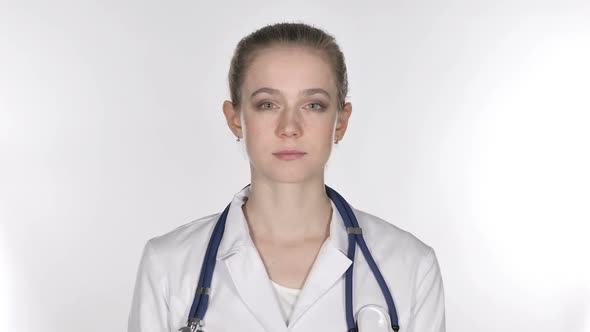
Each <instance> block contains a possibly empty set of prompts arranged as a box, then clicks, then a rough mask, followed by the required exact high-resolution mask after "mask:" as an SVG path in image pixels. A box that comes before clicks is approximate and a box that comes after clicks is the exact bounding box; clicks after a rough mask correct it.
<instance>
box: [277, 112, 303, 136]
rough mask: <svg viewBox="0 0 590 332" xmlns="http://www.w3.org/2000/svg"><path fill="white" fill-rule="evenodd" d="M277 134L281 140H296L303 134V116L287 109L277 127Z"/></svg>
mask: <svg viewBox="0 0 590 332" xmlns="http://www.w3.org/2000/svg"><path fill="white" fill-rule="evenodd" d="M277 134H278V135H279V136H280V137H281V138H296V137H300V136H301V135H302V134H303V126H302V118H301V114H300V113H299V112H298V111H297V110H293V109H285V110H284V111H283V112H282V113H281V115H280V117H279V123H278V125H277Z"/></svg>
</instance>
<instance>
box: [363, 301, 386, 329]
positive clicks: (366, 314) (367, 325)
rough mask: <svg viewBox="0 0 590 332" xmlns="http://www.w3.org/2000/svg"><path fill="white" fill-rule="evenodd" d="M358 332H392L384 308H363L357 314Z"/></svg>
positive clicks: (374, 306) (371, 306) (371, 305)
mask: <svg viewBox="0 0 590 332" xmlns="http://www.w3.org/2000/svg"><path fill="white" fill-rule="evenodd" d="M357 325H358V330H359V332H367V331H368V332H393V331H394V330H393V329H392V328H391V323H390V321H389V315H388V314H387V311H385V309H384V308H381V307H380V306H377V305H374V304H367V305H365V306H363V307H362V308H361V309H360V310H359V312H358V313H357Z"/></svg>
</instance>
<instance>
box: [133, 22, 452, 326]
mask: <svg viewBox="0 0 590 332" xmlns="http://www.w3.org/2000/svg"><path fill="white" fill-rule="evenodd" d="M346 76H347V74H346V66H345V63H344V56H343V55H342V53H341V51H340V49H339V47H338V45H337V44H336V42H335V40H334V38H333V37H332V36H330V35H329V34H327V33H326V32H324V31H322V30H320V29H317V28H315V27H312V26H309V25H305V24H299V23H297V24H295V23H280V24H275V25H271V26H266V27H264V28H262V29H259V30H258V31H255V32H254V33H252V34H250V35H249V36H247V37H245V38H244V39H242V40H241V41H240V43H239V44H238V46H237V48H236V50H235V54H234V56H233V59H232V62H231V66H230V70H229V87H230V92H231V99H232V101H231V102H230V101H225V102H224V103H223V112H224V114H225V117H226V119H227V124H228V126H229V129H230V130H231V131H232V132H233V134H234V135H235V136H236V137H237V140H238V141H240V139H243V140H244V144H245V145H246V151H247V153H248V157H249V159H250V171H251V173H250V174H251V181H250V185H248V186H246V187H244V188H243V189H242V190H241V191H239V192H238V193H237V194H235V195H234V197H233V200H232V201H231V204H230V205H228V209H227V214H226V215H225V218H226V219H225V220H226V221H225V225H224V227H225V229H224V231H223V235H222V237H220V241H219V244H218V246H219V247H218V249H217V252H216V255H215V256H214V257H213V259H212V260H211V261H214V262H215V268H214V271H215V273H214V274H213V275H212V280H211V287H210V289H205V287H202V288H201V287H199V288H198V289H199V291H198V292H197V296H198V299H199V300H197V301H195V303H197V302H199V301H200V299H204V298H205V297H206V298H207V301H208V302H207V304H206V316H205V317H204V319H203V321H202V322H199V329H202V330H204V331H207V332H220V331H249V332H253V331H270V332H277V331H288V330H289V331H306V332H307V331H321V332H327V331H334V332H336V331H337V332H345V331H350V330H352V331H354V330H355V329H354V328H356V326H355V325H353V326H352V328H351V326H350V325H351V322H350V318H349V316H347V312H350V311H347V308H346V305H345V302H346V298H347V296H348V295H346V278H345V275H346V274H347V273H346V272H347V271H349V273H351V275H352V276H353V278H352V280H353V284H352V285H353V288H352V289H353V293H352V295H351V297H352V299H353V305H352V308H351V309H352V312H353V313H354V314H355V319H359V312H360V311H361V309H363V308H368V307H367V306H370V307H371V308H373V309H375V308H376V311H375V312H377V313H380V314H384V315H382V316H383V317H387V319H388V320H389V319H392V317H391V315H388V313H389V311H388V309H389V306H388V303H387V302H386V299H385V297H384V293H383V292H382V288H381V287H380V285H379V282H378V281H377V280H376V278H375V277H374V275H373V272H372V270H371V268H370V266H369V265H368V263H367V260H366V259H365V257H363V255H362V254H361V253H360V252H359V254H357V255H356V256H355V255H352V256H350V257H354V264H352V262H353V260H351V259H350V258H349V256H348V255H347V254H348V253H349V252H348V250H349V246H348V244H349V238H350V235H349V234H348V233H349V231H350V232H352V233H354V234H358V233H359V232H362V237H363V238H364V239H366V240H367V241H368V244H367V246H368V249H369V250H370V253H371V254H372V256H373V258H374V260H375V262H376V264H377V266H378V268H379V269H380V271H381V274H382V277H383V279H384V282H385V284H386V285H387V288H388V289H389V291H390V292H391V294H392V298H393V300H394V303H395V308H396V313H397V318H398V322H397V323H398V325H399V330H400V331H402V332H406V331H407V332H410V331H415V332H435V331H436V332H441V331H445V312H444V291H443V284H442V278H441V274H440V269H439V265H438V261H437V258H436V255H435V253H434V251H433V249H432V248H431V247H429V246H427V245H426V244H424V243H423V242H421V241H420V240H419V239H417V238H416V237H414V236H413V235H412V234H410V233H408V232H406V231H403V230H401V229H399V228H397V227H396V226H394V225H392V224H390V223H388V222H386V221H384V220H382V219H380V218H378V217H376V216H373V215H371V214H369V213H367V212H364V211H362V210H359V209H356V208H352V207H351V208H352V211H353V212H354V215H355V216H356V220H357V221H358V226H359V227H360V228H354V227H352V228H347V227H346V226H345V224H344V219H343V216H342V213H341V212H340V211H339V209H338V208H337V206H336V205H335V203H334V200H333V199H332V198H331V197H329V196H328V194H327V187H326V186H325V184H324V168H325V165H326V163H327V161H328V159H329V157H330V153H331V149H332V144H333V143H334V144H338V142H339V141H340V140H342V138H343V137H344V134H345V132H346V128H347V124H348V120H349V117H350V114H351V112H352V105H351V104H350V103H349V102H345V97H346V94H347V77H346ZM332 142H333V143H332ZM222 216H223V213H217V214H213V215H209V216H205V217H203V218H200V219H198V220H195V221H193V222H191V223H189V224H186V225H184V226H182V227H179V228H177V229H176V230H173V231H172V232H170V233H167V234H165V235H162V236H159V237H156V238H153V239H151V240H149V241H148V242H147V244H146V246H145V248H144V252H143V256H142V260H141V263H140V266H139V271H138V275H137V281H136V286H135V293H134V296H133V303H132V308H131V312H130V316H129V331H130V332H139V331H141V332H151V331H154V332H156V331H158V332H162V331H177V330H178V329H181V328H183V327H184V326H186V325H187V319H188V316H189V314H190V313H191V312H193V313H194V312H196V311H194V310H191V307H194V308H196V307H198V306H199V305H201V304H199V305H195V306H193V300H194V298H195V294H196V293H195V290H196V289H197V281H198V280H200V279H202V277H201V274H200V272H201V268H202V263H203V261H204V256H205V253H206V251H207V247H208V245H207V244H208V243H209V242H210V238H211V237H212V234H213V233H215V232H216V231H215V228H214V227H215V226H216V224H217V222H218V221H219V220H220V217H222ZM355 229H356V230H357V231H358V232H357V231H355ZM361 230H362V231H361ZM355 232H357V233H355ZM352 236H353V238H354V236H356V235H352ZM352 243H354V242H352ZM352 247H355V246H354V245H353V246H352ZM357 247H358V246H357ZM355 248H356V247H355ZM349 267H351V269H349ZM203 270H204V271H205V270H206V269H203ZM203 301H204V300H203ZM195 310H196V309H195ZM375 317H377V316H375ZM393 323H394V322H388V323H387V324H392V325H395V324H393ZM195 324H196V323H195ZM353 324H354V323H353ZM366 326H369V325H366ZM358 327H359V329H360V330H361V331H362V328H363V327H362V326H360V324H359V326H358ZM363 332H367V331H363Z"/></svg>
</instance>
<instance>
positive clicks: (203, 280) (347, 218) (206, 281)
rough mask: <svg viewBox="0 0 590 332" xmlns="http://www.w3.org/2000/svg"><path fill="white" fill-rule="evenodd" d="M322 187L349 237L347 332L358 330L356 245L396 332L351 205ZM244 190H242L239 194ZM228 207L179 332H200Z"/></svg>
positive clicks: (392, 308) (395, 320) (386, 290)
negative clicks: (355, 311)
mask: <svg viewBox="0 0 590 332" xmlns="http://www.w3.org/2000/svg"><path fill="white" fill-rule="evenodd" d="M248 186H250V184H248V185H247V186H246V187H248ZM324 186H325V188H326V193H327V194H328V197H330V199H331V200H332V201H333V202H334V205H336V207H337V208H338V212H339V213H340V215H341V216H342V220H343V221H344V225H345V226H346V230H347V233H348V252H347V255H348V258H350V260H351V261H352V262H353V264H351V265H350V266H349V267H348V269H347V270H346V273H345V278H346V279H345V287H346V288H345V289H346V323H347V326H348V330H347V332H358V326H357V323H356V322H355V320H354V315H353V312H352V269H353V265H354V253H355V249H356V243H358V244H359V246H360V248H361V251H362V252H363V256H365V259H366V260H367V263H368V264H369V267H370V268H371V271H372V272H373V275H374V276H375V279H377V283H378V284H379V287H380V288H381V292H382V293H383V296H384V297H385V302H386V303H387V308H388V311H389V317H390V319H391V320H390V321H391V328H392V329H393V330H394V331H396V332H397V331H398V330H399V325H398V318H397V311H396V309H395V304H394V303H393V297H392V296H391V292H390V291H389V288H388V287H387V284H386V283H385V280H384V279H383V275H381V271H379V268H378V267H377V264H376V263H375V260H374V259H373V256H371V253H370V252H369V248H367V244H366V243H365V240H364V239H363V236H362V229H361V228H360V227H359V224H358V222H357V220H356V217H355V216H354V212H352V209H351V208H350V205H348V203H347V202H346V200H345V199H344V198H343V197H342V196H341V195H340V194H339V193H337V192H336V191H335V190H334V189H332V188H330V187H328V186H327V185H324ZM246 187H244V188H242V190H243V189H245V188H246ZM230 205H231V203H230V204H228V205H227V207H226V208H225V210H223V212H222V213H221V216H220V217H219V219H218V220H217V223H216V224H215V228H214V229H213V234H212V235H211V239H210V240H209V244H208V245H207V251H206V252H205V259H204V260H203V266H202V267H201V273H200V275H199V283H198V284H197V290H196V292H195V298H194V300H193V304H192V306H191V309H190V312H189V317H188V323H187V326H184V327H182V328H180V329H179V330H178V331H180V332H203V330H202V322H203V318H204V317H205V313H206V312H207V307H208V305H209V294H210V290H211V280H212V278H213V270H215V263H216V259H215V258H216V257H217V250H218V249H219V244H220V243H221V237H222V236H223V232H224V230H225V221H226V219H227V213H228V211H229V207H230Z"/></svg>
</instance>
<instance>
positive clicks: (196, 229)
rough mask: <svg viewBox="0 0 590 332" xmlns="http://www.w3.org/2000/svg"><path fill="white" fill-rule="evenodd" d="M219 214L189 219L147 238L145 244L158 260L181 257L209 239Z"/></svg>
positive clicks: (201, 245)
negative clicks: (184, 222) (167, 230)
mask: <svg viewBox="0 0 590 332" xmlns="http://www.w3.org/2000/svg"><path fill="white" fill-rule="evenodd" d="M220 214H221V213H214V214H210V215H207V216H204V217H201V218H198V219H195V220H193V221H190V222H188V223H186V224H184V225H181V226H179V227H177V228H175V229H173V230H171V231H169V232H167V233H164V234H162V235H159V236H156V237H153V238H151V239H149V240H148V241H147V244H146V246H147V247H150V248H151V250H152V251H153V252H154V254H155V255H156V256H158V258H159V260H160V261H163V262H166V261H168V262H170V261H175V260H178V259H182V257H183V256H186V255H188V254H189V253H191V252H194V249H195V248H201V247H203V243H207V242H208V241H209V236H210V234H211V233H212V231H213V227H214V225H215V221H216V220H217V219H218V218H219V216H220ZM205 247H206V245H205ZM197 250H199V249H197Z"/></svg>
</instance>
